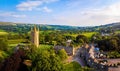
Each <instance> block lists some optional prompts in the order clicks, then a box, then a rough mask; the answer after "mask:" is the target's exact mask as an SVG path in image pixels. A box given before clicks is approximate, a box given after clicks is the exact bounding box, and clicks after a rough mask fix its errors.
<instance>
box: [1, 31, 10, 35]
mask: <svg viewBox="0 0 120 71" xmlns="http://www.w3.org/2000/svg"><path fill="white" fill-rule="evenodd" d="M7 34H8V33H7V32H5V31H0V35H7Z"/></svg>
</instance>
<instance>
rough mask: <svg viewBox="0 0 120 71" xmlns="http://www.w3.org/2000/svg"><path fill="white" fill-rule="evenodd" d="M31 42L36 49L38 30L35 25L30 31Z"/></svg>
mask: <svg viewBox="0 0 120 71" xmlns="http://www.w3.org/2000/svg"><path fill="white" fill-rule="evenodd" d="M31 42H32V43H33V44H34V45H35V46H36V47H38V46H39V29H38V28H36V25H34V28H32V29H31Z"/></svg>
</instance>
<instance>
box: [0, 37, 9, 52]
mask: <svg viewBox="0 0 120 71" xmlns="http://www.w3.org/2000/svg"><path fill="white" fill-rule="evenodd" d="M7 47H8V43H7V40H6V39H3V38H0V50H3V51H7Z"/></svg>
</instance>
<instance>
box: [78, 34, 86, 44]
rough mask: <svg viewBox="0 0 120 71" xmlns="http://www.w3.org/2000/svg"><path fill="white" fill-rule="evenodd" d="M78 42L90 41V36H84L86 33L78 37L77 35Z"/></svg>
mask: <svg viewBox="0 0 120 71" xmlns="http://www.w3.org/2000/svg"><path fill="white" fill-rule="evenodd" d="M76 42H77V43H82V44H83V43H88V38H87V37H86V36H84V35H78V36H77V37H76Z"/></svg>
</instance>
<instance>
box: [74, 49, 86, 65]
mask: <svg viewBox="0 0 120 71" xmlns="http://www.w3.org/2000/svg"><path fill="white" fill-rule="evenodd" d="M80 51H82V50H81V48H78V49H77V50H76V51H75V55H74V56H73V61H76V62H78V63H79V64H80V65H81V66H82V67H84V66H86V65H85V63H84V60H83V59H82V58H80Z"/></svg>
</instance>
